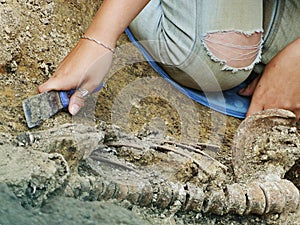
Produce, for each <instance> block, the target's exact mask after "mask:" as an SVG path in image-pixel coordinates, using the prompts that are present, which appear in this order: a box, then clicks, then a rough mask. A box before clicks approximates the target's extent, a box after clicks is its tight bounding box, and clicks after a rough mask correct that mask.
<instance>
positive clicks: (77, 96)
mask: <svg viewBox="0 0 300 225" xmlns="http://www.w3.org/2000/svg"><path fill="white" fill-rule="evenodd" d="M84 90H86V89H78V90H76V91H75V93H74V94H73V95H72V96H71V98H70V103H69V108H68V109H69V112H70V113H71V114H72V115H73V116H74V115H76V114H77V113H78V112H79V110H80V109H81V108H82V107H83V106H84V101H85V98H86V97H87V94H88V91H87V92H86V93H87V94H85V93H84Z"/></svg>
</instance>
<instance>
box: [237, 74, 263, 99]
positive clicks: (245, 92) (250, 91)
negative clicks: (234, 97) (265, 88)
mask: <svg viewBox="0 0 300 225" xmlns="http://www.w3.org/2000/svg"><path fill="white" fill-rule="evenodd" d="M259 79H260V76H258V77H256V78H255V79H254V80H253V81H251V83H250V84H249V85H248V86H247V87H245V88H242V89H241V90H239V95H242V96H251V95H253V93H254V90H255V88H256V86H257V83H258V81H259Z"/></svg>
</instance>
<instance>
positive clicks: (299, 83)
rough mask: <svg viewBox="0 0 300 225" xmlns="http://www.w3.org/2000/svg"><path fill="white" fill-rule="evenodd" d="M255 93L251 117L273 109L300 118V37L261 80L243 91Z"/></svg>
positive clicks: (249, 93) (269, 65)
mask: <svg viewBox="0 0 300 225" xmlns="http://www.w3.org/2000/svg"><path fill="white" fill-rule="evenodd" d="M239 93H240V94H241V95H251V94H252V93H253V96H252V100H251V104H250V107H249V109H248V112H247V116H249V115H251V114H253V113H256V112H259V111H262V110H265V109H271V108H273V109H274V108H278V109H286V110H290V111H292V112H293V113H294V114H295V115H296V120H297V121H298V120H299V118H300V39H298V40H296V41H294V42H293V43H291V44H289V45H288V46H287V47H286V48H285V49H283V50H282V51H281V52H280V53H279V54H278V55H277V56H275V57H274V58H273V59H272V60H271V61H270V62H269V64H268V65H267V66H266V68H265V70H264V72H263V74H262V76H261V78H260V79H256V80H254V81H253V82H252V83H251V84H250V85H249V86H248V87H247V88H245V89H243V90H241V91H240V92H239Z"/></svg>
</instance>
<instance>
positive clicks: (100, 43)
mask: <svg viewBox="0 0 300 225" xmlns="http://www.w3.org/2000/svg"><path fill="white" fill-rule="evenodd" d="M81 39H87V40H89V41H93V42H95V43H96V44H98V45H101V46H102V47H104V48H106V49H108V50H109V51H111V52H112V53H114V52H115V49H114V48H111V47H109V46H108V45H106V44H103V43H102V42H100V41H98V40H96V39H94V38H90V37H87V36H85V35H83V36H82V37H81Z"/></svg>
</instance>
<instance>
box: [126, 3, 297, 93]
mask: <svg viewBox="0 0 300 225" xmlns="http://www.w3.org/2000/svg"><path fill="white" fill-rule="evenodd" d="M299 16H300V1H298V0H294V1H293V0H264V1H261V0H243V1H240V0H189V1H187V0H176V1H174V0H151V1H150V2H149V4H148V5H147V6H146V7H145V8H144V10H143V11H142V12H141V13H140V14H139V15H138V16H137V17H136V18H135V19H134V21H133V22H132V23H131V24H130V29H131V31H132V33H133V34H134V35H135V37H136V38H137V40H139V42H140V43H141V44H142V45H143V46H144V47H145V48H146V49H147V50H148V52H149V53H150V54H151V55H152V57H153V58H154V59H155V60H156V61H157V62H158V63H159V64H160V65H161V67H162V68H163V69H164V70H165V71H166V72H167V73H168V75H169V76H170V77H171V78H172V79H174V80H175V81H176V82H178V83H179V84H181V85H183V86H186V87H190V88H194V89H198V90H202V91H219V90H227V89H230V88H233V87H235V86H237V85H239V84H241V83H242V82H243V81H244V80H245V79H246V78H247V77H248V76H249V74H250V73H251V72H252V71H253V70H254V71H256V72H258V73H260V72H261V71H262V68H263V67H264V65H265V64H266V63H268V62H269V61H270V60H271V59H272V58H273V57H274V56H275V55H276V54H277V53H278V52H279V51H280V50H282V49H283V48H284V47H285V46H286V45H287V44H288V43H290V42H292V41H293V40H295V39H297V38H298V36H299V31H300V23H299V21H298V18H299ZM226 33H227V34H228V33H239V34H243V35H245V36H251V35H253V34H255V33H259V34H262V35H261V36H260V39H259V40H258V42H257V43H255V44H251V45H239V44H234V43H231V42H230V40H229V41H228V40H227V41H224V42H223V41H222V38H221V39H220V38H217V39H216V38H214V37H215V36H216V34H226ZM215 46H221V47H219V48H216V49H215V48H214V47H215ZM222 46H223V47H224V48H223V50H222V51H220V49H222ZM226 49H228V51H227V50H226ZM229 51H231V52H233V53H234V52H235V51H237V52H238V53H237V54H236V55H234V56H231V57H234V60H244V59H247V58H248V59H249V57H251V60H252V59H253V60H252V61H251V63H249V65H246V66H242V67H233V66H230V65H229V63H228V57H226V54H227V53H228V52H229Z"/></svg>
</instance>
